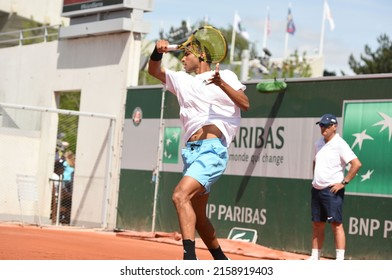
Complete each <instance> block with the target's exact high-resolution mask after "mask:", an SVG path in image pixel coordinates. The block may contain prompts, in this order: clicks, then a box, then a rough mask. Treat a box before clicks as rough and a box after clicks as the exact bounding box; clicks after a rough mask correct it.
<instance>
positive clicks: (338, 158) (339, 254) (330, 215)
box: [309, 114, 362, 260]
mask: <svg viewBox="0 0 392 280" xmlns="http://www.w3.org/2000/svg"><path fill="white" fill-rule="evenodd" d="M316 124H317V125H319V126H320V129H321V134H322V136H323V137H321V138H320V139H319V140H318V141H316V143H315V158H314V161H313V176H314V178H313V182H312V185H313V187H312V202H311V209H312V224H313V237H312V254H311V256H310V258H309V259H311V260H319V259H320V255H321V249H322V247H323V242H324V237H325V236H324V230H325V223H326V222H328V223H330V224H331V226H332V231H333V235H334V239H335V248H336V259H337V260H344V253H345V247H346V237H345V234H344V228H343V224H342V221H343V201H344V187H345V186H346V185H347V184H348V183H349V182H350V180H351V179H353V178H354V177H355V175H356V174H357V172H358V170H359V169H360V168H361V165H362V164H361V162H360V161H359V159H358V158H357V156H356V155H355V154H354V152H353V151H352V150H351V148H350V147H349V145H348V144H347V143H346V141H344V139H343V138H341V137H340V135H339V134H338V133H336V128H337V125H338V122H337V119H336V117H335V116H334V115H332V114H325V115H323V116H322V117H321V119H320V121H318V122H317V123H316ZM348 164H350V169H349V171H348V172H347V174H346V175H345V169H346V165H348Z"/></svg>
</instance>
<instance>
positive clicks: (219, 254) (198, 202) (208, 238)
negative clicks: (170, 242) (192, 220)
mask: <svg viewBox="0 0 392 280" xmlns="http://www.w3.org/2000/svg"><path fill="white" fill-rule="evenodd" d="M208 197H209V194H202V195H199V194H196V195H195V196H194V197H193V198H192V205H193V209H194V210H195V214H196V230H197V232H198V233H199V236H200V238H201V239H202V240H203V242H204V244H205V245H206V246H207V249H208V250H209V251H210V253H211V255H212V256H213V258H214V259H216V260H227V257H226V256H225V254H224V253H223V251H222V249H221V247H220V245H219V242H218V239H217V238H216V231H215V229H214V227H213V225H212V224H211V222H210V220H209V219H208V217H207V213H206V206H207V202H208Z"/></svg>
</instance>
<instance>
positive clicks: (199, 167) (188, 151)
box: [182, 138, 228, 193]
mask: <svg viewBox="0 0 392 280" xmlns="http://www.w3.org/2000/svg"><path fill="white" fill-rule="evenodd" d="M227 159H228V157H227V147H226V146H224V145H223V144H222V141H221V140H220V139H219V138H209V139H204V140H199V141H195V142H187V143H186V147H185V148H184V149H182V160H183V162H184V170H183V175H184V176H190V177H192V178H194V179H195V180H197V181H198V182H199V183H200V184H201V185H203V186H204V188H205V189H206V190H205V193H209V192H210V191H211V185H212V184H213V183H215V182H216V181H217V180H218V179H219V178H220V176H222V174H223V173H224V172H225V170H226V166H227Z"/></svg>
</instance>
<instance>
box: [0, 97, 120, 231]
mask: <svg viewBox="0 0 392 280" xmlns="http://www.w3.org/2000/svg"><path fill="white" fill-rule="evenodd" d="M114 121H115V118H114V117H112V116H108V115H100V114H92V113H86V112H77V111H67V110H59V109H50V108H40V107H32V106H21V105H14V104H2V103H0V155H1V159H0V178H2V179H1V180H0V221H6V222H17V223H22V224H23V223H28V224H36V225H56V226H65V225H77V224H78V223H79V224H83V226H85V227H97V225H99V226H98V227H105V225H106V224H107V221H106V219H107V217H108V213H106V211H107V205H106V204H107V203H108V200H109V199H110V198H109V197H106V196H109V195H108V193H109V192H108V191H107V189H108V188H109V186H108V184H110V178H109V177H110V176H111V175H110V174H111V172H110V168H111V167H110V163H111V160H110V158H111V157H112V156H113V155H112V151H113V149H112V145H113V144H112V139H113V134H114ZM89 128H90V129H89ZM94 131H96V132H95V133H94ZM91 133H94V134H96V135H95V136H96V137H94V139H95V141H96V142H98V147H99V149H94V148H91V151H90V152H86V146H88V145H89V141H91ZM100 135H101V137H100ZM79 155H80V158H81V160H80V159H79V158H78V156H79ZM102 155H104V156H102ZM79 164H80V165H79ZM86 166H93V167H94V168H95V170H94V172H91V171H89V169H87V168H86ZM91 182H94V183H91ZM95 194H97V195H95ZM105 195H106V196H105ZM94 196H97V199H95V197H94ZM97 210H100V211H98V213H100V214H99V215H96V216H94V215H91V214H89V213H97ZM78 221H79V222H78ZM86 225H87V226H86ZM89 225H90V226H89Z"/></svg>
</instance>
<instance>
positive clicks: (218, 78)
mask: <svg viewBox="0 0 392 280" xmlns="http://www.w3.org/2000/svg"><path fill="white" fill-rule="evenodd" d="M209 84H215V85H217V86H219V85H220V84H222V79H221V76H220V75H219V63H217V64H216V66H215V72H214V75H212V77H211V78H209V79H208V83H207V85H209Z"/></svg>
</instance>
